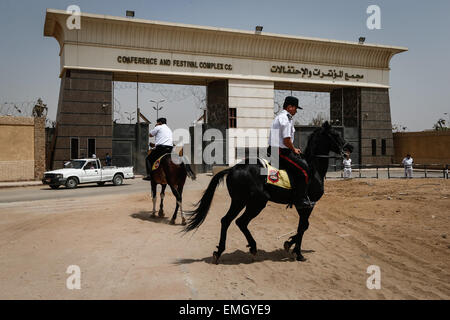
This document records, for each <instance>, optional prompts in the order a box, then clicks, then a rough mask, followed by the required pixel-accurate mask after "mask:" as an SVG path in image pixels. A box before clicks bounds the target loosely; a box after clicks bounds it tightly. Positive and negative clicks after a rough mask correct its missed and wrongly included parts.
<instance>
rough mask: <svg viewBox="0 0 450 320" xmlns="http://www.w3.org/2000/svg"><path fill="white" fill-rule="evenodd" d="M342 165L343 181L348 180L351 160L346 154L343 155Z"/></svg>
mask: <svg viewBox="0 0 450 320" xmlns="http://www.w3.org/2000/svg"><path fill="white" fill-rule="evenodd" d="M342 164H343V165H344V179H350V178H351V177H352V159H350V155H349V154H348V153H346V154H345V158H344V160H342Z"/></svg>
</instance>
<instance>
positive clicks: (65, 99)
mask: <svg viewBox="0 0 450 320" xmlns="http://www.w3.org/2000/svg"><path fill="white" fill-rule="evenodd" d="M56 121H57V127H56V130H55V131H56V132H55V135H56V140H55V143H54V149H53V150H54V152H53V157H52V158H53V159H52V167H53V169H56V168H61V167H62V166H63V163H64V161H67V160H69V159H70V158H71V155H70V141H71V138H78V139H79V157H83V156H84V157H87V156H88V155H87V153H88V149H87V148H88V146H87V143H88V142H87V141H88V138H95V140H96V155H97V158H99V159H101V160H102V163H103V162H104V159H105V156H106V153H107V152H108V153H109V154H110V155H111V154H112V73H111V72H103V71H88V70H66V72H65V73H64V75H63V77H62V79H61V88H60V94H59V103H58V112H57V115H56Z"/></svg>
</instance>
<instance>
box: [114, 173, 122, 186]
mask: <svg viewBox="0 0 450 320" xmlns="http://www.w3.org/2000/svg"><path fill="white" fill-rule="evenodd" d="M122 182H123V177H122V175H120V174H116V175H115V176H114V178H113V184H114V185H115V186H120V185H121V184H122Z"/></svg>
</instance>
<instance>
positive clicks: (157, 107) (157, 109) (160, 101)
mask: <svg viewBox="0 0 450 320" xmlns="http://www.w3.org/2000/svg"><path fill="white" fill-rule="evenodd" d="M164 101H166V100H164V99H163V100H159V101H155V100H150V102H153V103H156V107H153V109H154V110H156V120H158V119H159V110H161V109H162V108H163V107H159V104H160V103H162V102H164Z"/></svg>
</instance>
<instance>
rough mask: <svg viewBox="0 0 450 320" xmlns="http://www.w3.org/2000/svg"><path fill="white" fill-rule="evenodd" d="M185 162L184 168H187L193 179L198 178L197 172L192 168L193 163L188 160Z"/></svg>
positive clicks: (189, 175)
mask: <svg viewBox="0 0 450 320" xmlns="http://www.w3.org/2000/svg"><path fill="white" fill-rule="evenodd" d="M183 164H184V168H185V169H186V173H187V175H188V177H189V178H191V179H192V180H195V179H197V176H196V175H195V172H194V171H193V170H192V168H191V165H190V164H189V163H187V162H183Z"/></svg>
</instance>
